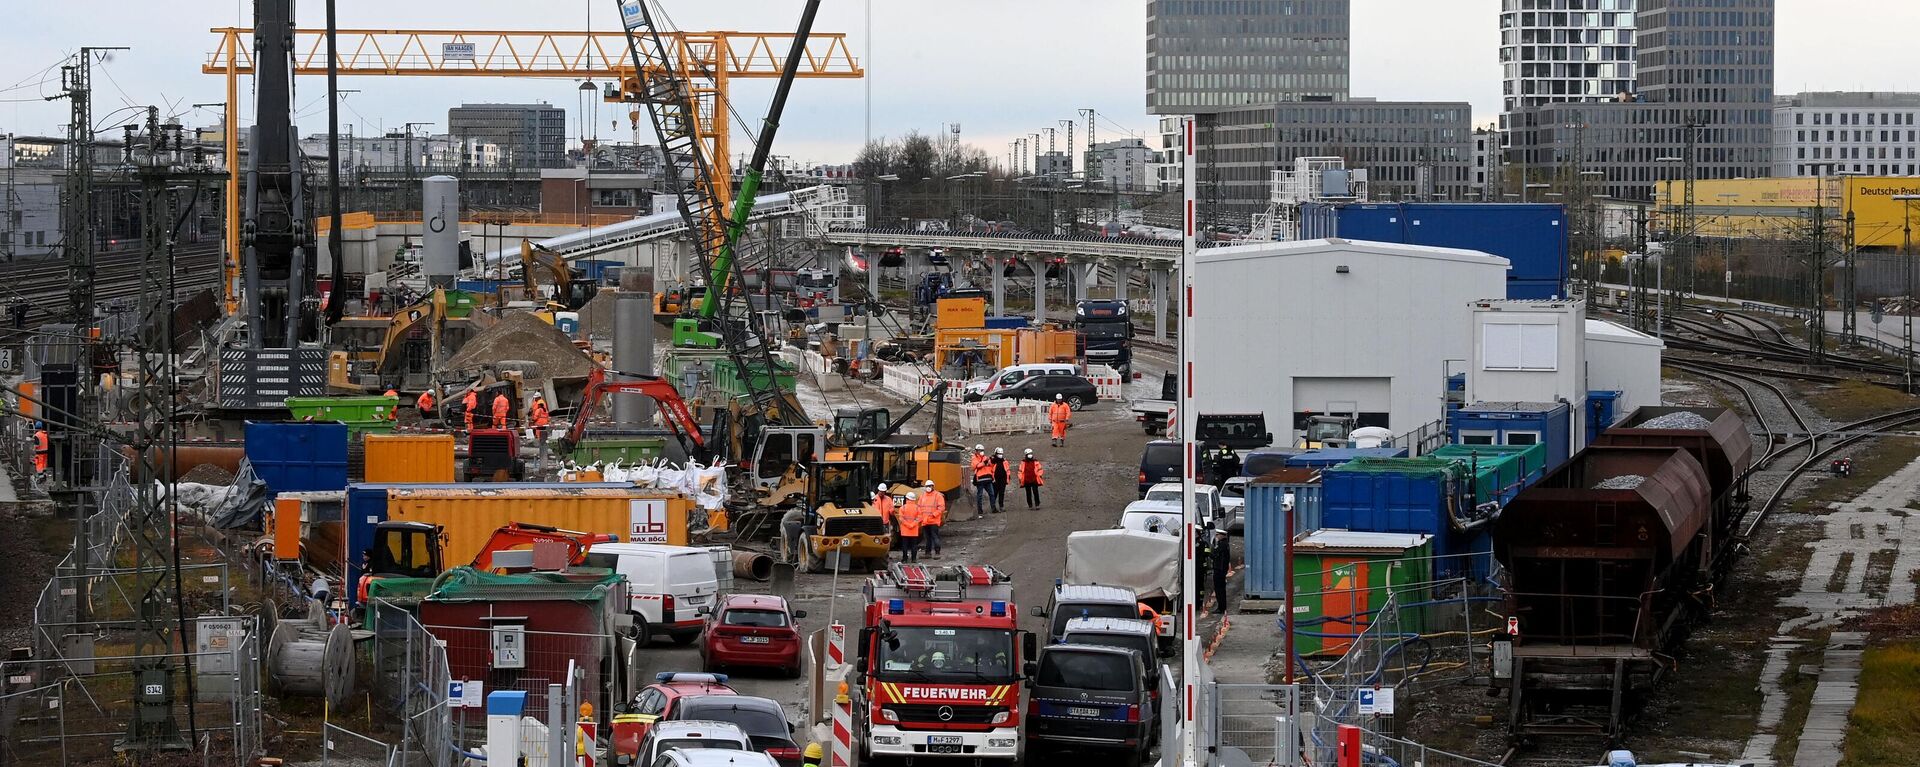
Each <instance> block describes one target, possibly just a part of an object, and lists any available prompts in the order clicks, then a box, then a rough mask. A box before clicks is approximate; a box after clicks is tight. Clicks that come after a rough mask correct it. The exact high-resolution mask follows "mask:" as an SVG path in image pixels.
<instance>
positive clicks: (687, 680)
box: [613, 672, 737, 764]
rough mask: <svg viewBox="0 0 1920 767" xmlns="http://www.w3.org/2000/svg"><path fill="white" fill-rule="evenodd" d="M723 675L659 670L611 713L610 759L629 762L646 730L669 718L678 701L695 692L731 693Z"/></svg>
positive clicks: (696, 694) (730, 688)
mask: <svg viewBox="0 0 1920 767" xmlns="http://www.w3.org/2000/svg"><path fill="white" fill-rule="evenodd" d="M735 694H737V693H735V692H734V691H733V688H732V687H728V686H727V675H726V674H690V673H686V672H680V673H674V672H662V673H661V674H660V675H659V676H656V677H654V683H653V684H651V685H648V686H647V687H646V688H645V689H642V690H641V691H640V694H639V695H635V696H634V697H633V703H632V704H630V705H629V706H628V707H627V710H626V711H622V712H619V713H616V714H614V715H613V753H614V761H615V762H617V763H620V764H630V763H632V762H633V759H634V757H635V756H637V755H639V753H640V741H641V740H643V739H645V738H646V737H647V730H650V729H652V728H653V723H654V722H658V721H660V720H662V719H672V718H674V717H673V715H674V714H675V713H676V709H677V708H678V706H679V703H680V701H682V700H685V699H687V698H691V697H695V696H699V695H735Z"/></svg>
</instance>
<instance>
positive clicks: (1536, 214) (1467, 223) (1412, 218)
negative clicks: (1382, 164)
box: [1300, 202, 1569, 298]
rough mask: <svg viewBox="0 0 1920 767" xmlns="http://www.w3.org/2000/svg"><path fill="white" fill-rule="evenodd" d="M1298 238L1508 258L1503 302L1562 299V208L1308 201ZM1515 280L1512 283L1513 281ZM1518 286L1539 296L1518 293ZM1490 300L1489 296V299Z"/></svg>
mask: <svg viewBox="0 0 1920 767" xmlns="http://www.w3.org/2000/svg"><path fill="white" fill-rule="evenodd" d="M1300 207H1301V224H1300V238H1301V239H1304V240H1313V239H1322V238H1329V237H1338V238H1341V239H1347V240H1372V241H1375V242H1396V243H1402V244H1407V245H1432V246H1437V247H1443V248H1461V249H1464V250H1477V251H1480V252H1482V253H1490V254H1492V255H1496V256H1499V257H1501V258H1504V259H1507V261H1508V262H1510V264H1511V266H1510V268H1509V270H1508V272H1507V282H1508V294H1507V296H1506V297H1507V298H1547V297H1550V296H1554V295H1558V296H1564V295H1566V291H1565V288H1564V287H1563V286H1564V285H1565V284H1566V281H1567V271H1568V264H1569V255H1568V253H1569V251H1568V250H1567V225H1566V211H1565V209H1564V207H1563V206H1561V205H1560V204H1559V203H1452V202H1409V203H1357V204H1351V205H1333V204H1328V203H1306V204H1303V205H1301V206H1300ZM1516 282H1517V283H1520V284H1519V285H1518V286H1515V285H1514V283H1516ZM1515 289H1518V290H1520V291H1522V292H1527V293H1541V295H1515V294H1514V290H1515ZM1488 297H1489V298H1491V296H1488Z"/></svg>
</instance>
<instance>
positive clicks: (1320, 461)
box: [1287, 447, 1407, 469]
mask: <svg viewBox="0 0 1920 767" xmlns="http://www.w3.org/2000/svg"><path fill="white" fill-rule="evenodd" d="M1406 455H1407V449H1406V448H1404V447H1322V448H1315V449H1313V450H1308V451H1306V452H1304V453H1300V454H1299V455H1295V456H1291V457H1289V458H1287V468H1289V469H1325V468H1329V467H1333V466H1338V465H1340V464H1343V463H1346V462H1348V461H1351V460H1354V459H1357V458H1404V457H1406Z"/></svg>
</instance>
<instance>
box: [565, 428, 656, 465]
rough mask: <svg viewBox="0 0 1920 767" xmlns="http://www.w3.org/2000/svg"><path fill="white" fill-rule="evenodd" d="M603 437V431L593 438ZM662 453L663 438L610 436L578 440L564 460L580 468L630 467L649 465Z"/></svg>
mask: <svg viewBox="0 0 1920 767" xmlns="http://www.w3.org/2000/svg"><path fill="white" fill-rule="evenodd" d="M604 433H605V432H604V430H597V431H596V434H604ZM666 452H667V437H666V435H657V436H656V435H649V434H613V435H605V436H592V437H586V438H583V439H581V440H580V442H579V444H577V445H574V447H573V453H572V454H570V455H569V456H568V458H569V459H571V460H572V461H573V462H574V463H575V464H578V465H580V466H586V465H588V464H595V463H619V464H621V465H625V466H632V465H635V464H644V463H652V462H654V461H655V460H657V459H659V458H660V457H661V456H664V455H666Z"/></svg>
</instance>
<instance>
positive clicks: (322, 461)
mask: <svg viewBox="0 0 1920 767" xmlns="http://www.w3.org/2000/svg"><path fill="white" fill-rule="evenodd" d="M245 434H246V440H247V443H246V447H247V462H248V463H250V464H252V465H253V473H254V475H255V476H258V477H259V478H260V481H261V482H263V483H265V484H266V486H267V492H268V493H269V494H271V493H283V492H299V491H304V490H340V489H344V488H345V487H346V486H347V427H346V425H345V424H338V423H281V422H274V421H248V422H247V425H246V431H245Z"/></svg>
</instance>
